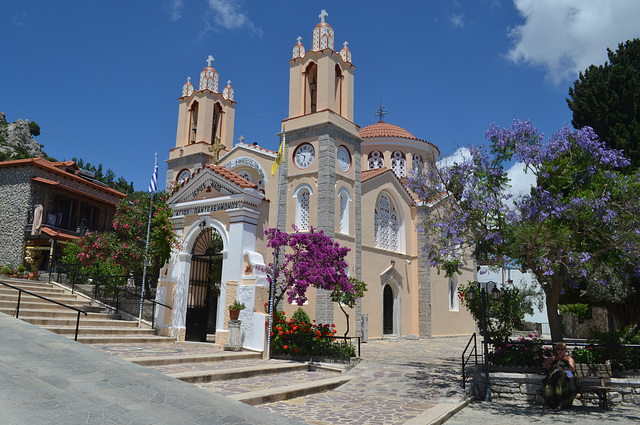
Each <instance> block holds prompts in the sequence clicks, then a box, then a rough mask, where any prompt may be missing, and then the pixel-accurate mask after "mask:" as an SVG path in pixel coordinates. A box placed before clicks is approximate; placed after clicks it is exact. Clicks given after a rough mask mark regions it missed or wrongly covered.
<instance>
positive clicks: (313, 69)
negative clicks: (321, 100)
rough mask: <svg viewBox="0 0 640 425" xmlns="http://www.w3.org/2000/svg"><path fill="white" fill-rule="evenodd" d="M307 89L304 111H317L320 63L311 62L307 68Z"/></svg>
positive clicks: (306, 112) (307, 112) (308, 112)
mask: <svg viewBox="0 0 640 425" xmlns="http://www.w3.org/2000/svg"><path fill="white" fill-rule="evenodd" d="M305 77H306V91H305V108H304V113H305V115H306V114H312V113H314V112H316V109H317V106H318V65H316V63H315V62H311V63H310V64H309V65H308V66H307V68H306V69H305Z"/></svg>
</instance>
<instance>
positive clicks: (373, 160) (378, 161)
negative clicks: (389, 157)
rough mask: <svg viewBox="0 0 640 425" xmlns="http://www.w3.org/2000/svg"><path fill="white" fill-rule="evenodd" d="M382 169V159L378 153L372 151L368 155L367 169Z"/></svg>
mask: <svg viewBox="0 0 640 425" xmlns="http://www.w3.org/2000/svg"><path fill="white" fill-rule="evenodd" d="M382 167H384V157H383V156H382V153H380V151H373V152H371V153H370V154H369V169H370V170H377V169H378V168H382Z"/></svg>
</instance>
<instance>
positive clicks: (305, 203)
mask: <svg viewBox="0 0 640 425" xmlns="http://www.w3.org/2000/svg"><path fill="white" fill-rule="evenodd" d="M312 194H313V192H312V191H311V186H309V185H308V184H303V185H301V186H299V187H298V188H297V189H296V190H295V192H293V197H294V198H296V227H297V228H298V229H300V230H303V231H304V230H309V229H310V227H311V224H310V223H309V198H310V197H311V195H312Z"/></svg>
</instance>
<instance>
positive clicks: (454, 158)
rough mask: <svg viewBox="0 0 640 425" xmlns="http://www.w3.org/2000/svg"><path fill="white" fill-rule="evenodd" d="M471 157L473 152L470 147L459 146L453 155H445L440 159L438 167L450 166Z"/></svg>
mask: <svg viewBox="0 0 640 425" xmlns="http://www.w3.org/2000/svg"><path fill="white" fill-rule="evenodd" d="M470 159H471V152H470V151H469V148H465V147H462V148H458V150H456V151H455V152H454V153H452V154H451V155H449V156H445V157H444V158H442V159H441V160H440V161H438V163H437V167H438V168H440V167H448V166H451V165H453V164H460V163H462V162H464V161H467V160H470Z"/></svg>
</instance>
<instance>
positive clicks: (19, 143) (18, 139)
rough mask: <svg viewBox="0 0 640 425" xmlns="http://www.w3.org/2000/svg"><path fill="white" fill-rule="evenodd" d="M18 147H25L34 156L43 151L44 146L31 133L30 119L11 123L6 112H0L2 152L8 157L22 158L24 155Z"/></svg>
mask: <svg viewBox="0 0 640 425" xmlns="http://www.w3.org/2000/svg"><path fill="white" fill-rule="evenodd" d="M17 148H22V149H24V150H25V151H27V153H28V154H29V156H31V157H33V158H35V157H38V156H40V155H41V154H42V153H43V152H42V147H41V146H40V144H39V143H38V141H37V140H36V139H34V138H33V136H32V135H31V131H30V129H29V120H21V119H18V120H17V121H16V122H14V123H10V122H7V118H6V115H5V114H4V112H0V153H3V154H4V155H5V156H6V157H8V159H18V158H22V157H23V156H24V155H23V154H21V153H20V152H19V149H17Z"/></svg>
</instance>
